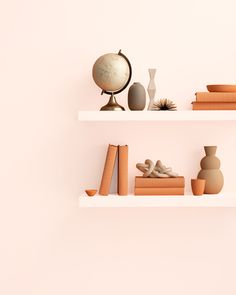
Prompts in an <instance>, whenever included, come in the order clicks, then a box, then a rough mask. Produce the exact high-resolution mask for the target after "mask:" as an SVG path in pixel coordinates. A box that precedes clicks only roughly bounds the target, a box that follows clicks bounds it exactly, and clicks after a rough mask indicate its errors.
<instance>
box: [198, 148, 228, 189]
mask: <svg viewBox="0 0 236 295" xmlns="http://www.w3.org/2000/svg"><path fill="white" fill-rule="evenodd" d="M216 149H217V147H216V146H205V147H204V150H205V153H206V156H205V157H204V158H203V159H202V160H201V163H200V165H201V171H200V172H199V173H198V178H200V179H205V180H206V185H205V190H204V193H205V194H218V193H219V192H220V191H221V189H222V187H223V185H224V177H223V174H222V172H221V170H220V160H219V159H218V158H217V157H216V155H215V154H216Z"/></svg>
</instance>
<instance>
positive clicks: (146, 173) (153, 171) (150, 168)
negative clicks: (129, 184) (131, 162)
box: [136, 159, 178, 178]
mask: <svg viewBox="0 0 236 295" xmlns="http://www.w3.org/2000/svg"><path fill="white" fill-rule="evenodd" d="M136 167H137V168H138V169H139V170H140V171H141V172H143V177H152V178H154V177H160V178H167V177H178V174H177V173H175V172H173V171H172V168H171V167H166V166H164V165H163V164H162V163H161V161H160V160H158V161H157V162H156V165H154V163H153V162H152V161H151V160H149V159H147V160H146V161H145V163H138V164H136Z"/></svg>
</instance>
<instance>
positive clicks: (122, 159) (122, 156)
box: [117, 145, 128, 196]
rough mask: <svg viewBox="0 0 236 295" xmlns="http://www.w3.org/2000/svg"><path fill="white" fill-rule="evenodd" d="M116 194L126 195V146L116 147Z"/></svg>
mask: <svg viewBox="0 0 236 295" xmlns="http://www.w3.org/2000/svg"><path fill="white" fill-rule="evenodd" d="M117 190H118V195H122V196H126V195H128V146H127V145H124V146H119V147H118V188H117Z"/></svg>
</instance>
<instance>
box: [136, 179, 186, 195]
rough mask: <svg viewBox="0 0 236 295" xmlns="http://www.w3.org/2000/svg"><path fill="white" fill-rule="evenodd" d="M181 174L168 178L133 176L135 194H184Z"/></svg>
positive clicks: (183, 182)
mask: <svg viewBox="0 0 236 295" xmlns="http://www.w3.org/2000/svg"><path fill="white" fill-rule="evenodd" d="M184 187H185V179H184V177H183V176H179V177H174V178H172V177H168V178H151V177H142V176H136V177H135V188H134V194H135V195H137V196H138V195H142V196H144V195H184Z"/></svg>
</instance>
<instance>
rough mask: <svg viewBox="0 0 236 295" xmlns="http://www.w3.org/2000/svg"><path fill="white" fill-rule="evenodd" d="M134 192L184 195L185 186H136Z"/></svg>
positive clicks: (138, 194)
mask: <svg viewBox="0 0 236 295" xmlns="http://www.w3.org/2000/svg"><path fill="white" fill-rule="evenodd" d="M134 194H135V195H136V196H147V195H152V196H154V195H156V196H158V195H170V196H171V195H184V188H183V187H170V188H166V187H159V188H153V187H152V188H141V187H136V188H135V189H134Z"/></svg>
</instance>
